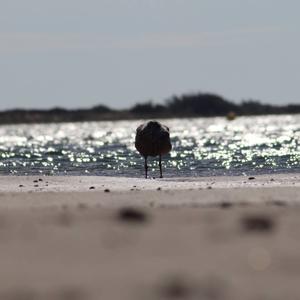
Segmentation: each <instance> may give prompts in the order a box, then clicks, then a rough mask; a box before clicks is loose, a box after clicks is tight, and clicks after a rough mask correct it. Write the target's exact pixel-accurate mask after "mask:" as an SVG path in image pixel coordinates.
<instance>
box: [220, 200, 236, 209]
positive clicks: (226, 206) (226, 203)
mask: <svg viewBox="0 0 300 300" xmlns="http://www.w3.org/2000/svg"><path fill="white" fill-rule="evenodd" d="M232 206H233V204H232V203H230V202H227V201H224V202H221V203H220V207H221V208H224V209H226V208H231V207H232Z"/></svg>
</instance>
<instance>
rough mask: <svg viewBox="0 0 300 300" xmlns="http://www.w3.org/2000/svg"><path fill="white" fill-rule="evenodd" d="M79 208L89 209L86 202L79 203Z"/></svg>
mask: <svg viewBox="0 0 300 300" xmlns="http://www.w3.org/2000/svg"><path fill="white" fill-rule="evenodd" d="M77 208H78V209H80V210H85V209H88V205H87V204H85V203H78V205H77Z"/></svg>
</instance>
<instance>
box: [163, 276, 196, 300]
mask: <svg viewBox="0 0 300 300" xmlns="http://www.w3.org/2000/svg"><path fill="white" fill-rule="evenodd" d="M160 294H161V296H163V298H164V299H190V298H191V296H192V294H193V290H192V288H191V287H190V286H189V285H188V283H187V282H186V280H184V279H182V278H180V277H178V278H176V277H175V278H170V279H169V280H168V281H167V282H165V283H164V284H163V285H162V286H161V287H160Z"/></svg>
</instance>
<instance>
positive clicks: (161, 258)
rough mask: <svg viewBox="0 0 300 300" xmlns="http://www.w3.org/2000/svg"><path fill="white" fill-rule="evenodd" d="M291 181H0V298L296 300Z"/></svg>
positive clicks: (297, 189)
mask: <svg viewBox="0 0 300 300" xmlns="http://www.w3.org/2000/svg"><path fill="white" fill-rule="evenodd" d="M299 179H300V175H297V174H281V175H276V176H275V175H272V176H271V175H270V176H267V175H264V176H255V178H254V179H249V176H243V177H211V178H193V179H191V178H166V179H148V180H145V179H139V178H113V177H38V176H34V177H32V176H28V177H17V176H2V177H0V270H1V272H0V300H1V299H13V300H23V299H62V300H65V299H72V300H77V299H107V300H110V299H125V300H126V299H131V300H134V299H205V300H218V299H230V300H234V299H253V300H260V299H261V300H265V299H298V298H299V296H298V295H299V294H300V286H299V275H300V252H299V246H300V230H299V228H300V218H299V216H300V205H299V204H300V180H299Z"/></svg>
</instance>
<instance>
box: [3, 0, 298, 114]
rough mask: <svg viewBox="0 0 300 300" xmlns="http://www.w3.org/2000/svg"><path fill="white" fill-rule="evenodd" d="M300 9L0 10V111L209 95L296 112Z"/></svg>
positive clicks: (14, 5)
mask: <svg viewBox="0 0 300 300" xmlns="http://www.w3.org/2000/svg"><path fill="white" fill-rule="evenodd" d="M299 11H300V1H299V0H226V1H217V0H85V1H83V0H26V1H24V0H0V110H2V109H11V108H16V107H18V108H51V107H66V108H79V107H92V106H94V105H98V104H105V105H108V106H110V107H113V108H125V107H130V106H133V105H134V104H135V103H137V102H144V101H148V100H153V101H154V102H163V101H164V100H166V99H168V98H170V97H171V96H172V95H175V94H176V95H181V94H184V93H196V92H211V93H217V94H219V95H222V96H224V97H225V98H226V99H229V100H232V101H235V102H240V101H242V100H247V99H255V100H260V101H261V102H264V103H273V104H287V103H296V104H299V103H300V88H299V83H300V81H299V79H300V59H299V54H300V18H299Z"/></svg>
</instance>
